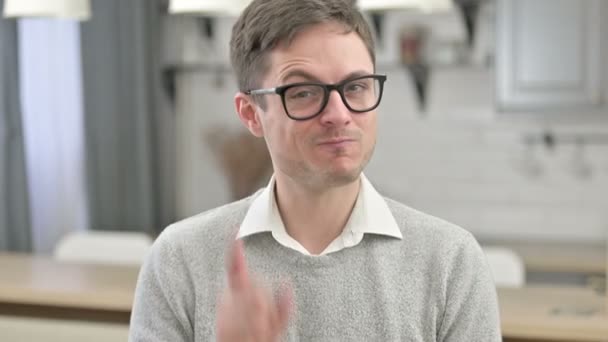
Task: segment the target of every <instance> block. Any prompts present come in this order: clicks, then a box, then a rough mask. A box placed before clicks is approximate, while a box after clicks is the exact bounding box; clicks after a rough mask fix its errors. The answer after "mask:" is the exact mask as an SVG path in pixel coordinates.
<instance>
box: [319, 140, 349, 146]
mask: <svg viewBox="0 0 608 342" xmlns="http://www.w3.org/2000/svg"><path fill="white" fill-rule="evenodd" d="M352 142H355V139H352V138H331V139H326V140H323V141H321V142H319V145H322V146H341V145H346V144H349V143H352Z"/></svg>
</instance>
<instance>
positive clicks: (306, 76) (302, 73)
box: [281, 69, 373, 83]
mask: <svg viewBox="0 0 608 342" xmlns="http://www.w3.org/2000/svg"><path fill="white" fill-rule="evenodd" d="M371 74H373V73H369V72H367V71H364V70H357V71H353V72H351V73H349V74H348V75H346V77H344V78H343V79H341V80H340V81H339V82H343V81H345V80H349V79H351V78H357V77H361V76H367V75H371ZM292 77H302V78H304V79H306V81H310V82H318V83H324V82H321V80H319V79H318V78H317V77H315V76H313V75H312V74H310V73H308V72H306V71H304V70H299V69H295V70H292V71H290V72H288V73H287V74H286V75H285V76H284V77H282V78H281V83H283V82H285V81H286V80H288V79H290V78H292ZM339 82H338V83H339Z"/></svg>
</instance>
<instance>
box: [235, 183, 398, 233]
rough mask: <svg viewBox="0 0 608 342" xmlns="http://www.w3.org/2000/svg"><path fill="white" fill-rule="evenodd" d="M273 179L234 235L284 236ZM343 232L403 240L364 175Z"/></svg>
mask: <svg viewBox="0 0 608 342" xmlns="http://www.w3.org/2000/svg"><path fill="white" fill-rule="evenodd" d="M274 187H275V178H274V176H272V177H271V179H270V182H269V183H268V186H267V187H266V188H265V189H263V190H262V191H261V193H260V194H259V195H258V196H257V197H256V198H255V199H254V200H253V202H252V203H251V206H250V207H249V210H248V211H247V214H246V215H245V219H244V220H243V222H242V223H241V227H240V229H239V232H238V234H237V238H243V237H246V236H249V235H254V234H257V233H263V232H272V234H273V236H275V237H276V236H277V235H281V236H285V235H287V232H286V230H285V225H284V224H283V220H282V219H281V215H280V213H279V210H278V207H277V204H276V199H275V195H274ZM345 230H351V231H353V232H360V233H364V234H378V235H386V236H391V237H394V238H397V239H403V235H402V234H401V230H400V229H399V226H398V225H397V222H396V221H395V218H394V217H393V214H392V213H391V211H390V209H389V207H388V205H387V204H386V201H385V200H384V198H383V197H382V196H381V195H380V194H379V193H378V192H377V191H376V189H374V187H373V186H372V184H371V183H370V182H369V180H368V179H367V177H365V175H363V174H361V188H360V190H359V194H358V196H357V202H356V203H355V207H354V208H353V211H352V213H351V216H350V218H349V219H348V222H347V224H346V227H345Z"/></svg>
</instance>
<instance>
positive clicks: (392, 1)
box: [357, 0, 453, 12]
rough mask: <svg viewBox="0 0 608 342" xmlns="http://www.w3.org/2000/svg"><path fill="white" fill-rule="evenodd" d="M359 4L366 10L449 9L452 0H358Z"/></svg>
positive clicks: (451, 5)
mask: <svg viewBox="0 0 608 342" xmlns="http://www.w3.org/2000/svg"><path fill="white" fill-rule="evenodd" d="M357 5H358V6H359V8H360V9H361V10H364V11H383V10H391V9H417V10H421V11H423V12H436V11H449V10H451V9H452V8H453V3H452V0H358V1H357Z"/></svg>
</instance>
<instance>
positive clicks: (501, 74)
mask: <svg viewBox="0 0 608 342" xmlns="http://www.w3.org/2000/svg"><path fill="white" fill-rule="evenodd" d="M603 2H604V1H602V0H499V1H498V8H497V9H498V10H497V23H498V26H497V33H498V37H497V38H498V42H497V65H496V67H497V72H498V75H497V76H498V77H497V79H498V84H497V97H498V105H499V107H500V109H501V110H503V111H517V110H525V111H527V110H532V111H545V110H546V111H555V110H556V109H558V110H559V109H572V108H577V109H582V108H583V107H584V108H588V109H590V110H591V111H593V110H594V109H595V110H596V111H597V109H598V108H601V107H602V106H603V101H604V100H605V95H606V93H607V92H606V89H608V87H606V85H605V84H603V82H604V81H605V74H606V72H605V71H606V66H605V65H604V64H606V63H605V58H606V57H605V56H602V54H603V53H604V51H605V49H606V39H607V38H608V37H607V36H606V34H605V31H604V30H605V27H603V24H602V21H603V20H606V19H608V18H607V16H606V6H605V4H603Z"/></svg>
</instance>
